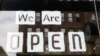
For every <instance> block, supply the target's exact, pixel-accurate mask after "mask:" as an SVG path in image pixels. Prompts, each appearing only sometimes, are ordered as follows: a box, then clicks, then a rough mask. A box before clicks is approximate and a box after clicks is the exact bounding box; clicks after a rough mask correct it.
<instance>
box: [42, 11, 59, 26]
mask: <svg viewBox="0 0 100 56" xmlns="http://www.w3.org/2000/svg"><path fill="white" fill-rule="evenodd" d="M42 24H43V25H61V12H60V11H42Z"/></svg>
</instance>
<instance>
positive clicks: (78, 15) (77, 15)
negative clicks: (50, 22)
mask: <svg viewBox="0 0 100 56" xmlns="http://www.w3.org/2000/svg"><path fill="white" fill-rule="evenodd" d="M75 17H76V22H80V21H81V18H80V14H79V13H76V14H75Z"/></svg>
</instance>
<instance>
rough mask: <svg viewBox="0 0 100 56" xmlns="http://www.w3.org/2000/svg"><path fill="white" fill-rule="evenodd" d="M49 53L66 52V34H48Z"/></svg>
mask: <svg viewBox="0 0 100 56" xmlns="http://www.w3.org/2000/svg"><path fill="white" fill-rule="evenodd" d="M48 45H49V47H48V48H49V52H64V51H65V45H64V33H63V32H48Z"/></svg>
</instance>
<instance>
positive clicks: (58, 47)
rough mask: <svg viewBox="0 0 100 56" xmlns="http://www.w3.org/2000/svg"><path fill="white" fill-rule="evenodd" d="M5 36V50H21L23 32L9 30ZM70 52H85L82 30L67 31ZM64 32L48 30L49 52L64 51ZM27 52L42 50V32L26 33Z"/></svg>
mask: <svg viewBox="0 0 100 56" xmlns="http://www.w3.org/2000/svg"><path fill="white" fill-rule="evenodd" d="M7 35H8V37H7V48H6V51H7V52H22V50H23V48H22V47H23V32H9V33H8V34H7ZM68 39H69V48H70V52H85V51H86V44H85V37H84V33H83V32H68ZM65 45H66V44H65V43H64V33H63V32H48V49H49V52H64V51H65ZM27 52H44V37H43V32H28V33H27Z"/></svg>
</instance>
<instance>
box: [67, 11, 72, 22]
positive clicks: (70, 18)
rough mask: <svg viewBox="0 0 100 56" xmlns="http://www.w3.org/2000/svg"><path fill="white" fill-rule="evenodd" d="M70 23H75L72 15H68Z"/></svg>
mask: <svg viewBox="0 0 100 56" xmlns="http://www.w3.org/2000/svg"><path fill="white" fill-rule="evenodd" d="M68 22H73V16H72V13H68Z"/></svg>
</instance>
